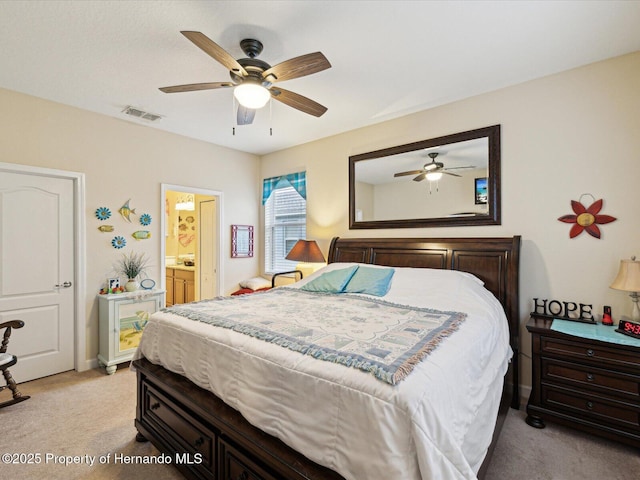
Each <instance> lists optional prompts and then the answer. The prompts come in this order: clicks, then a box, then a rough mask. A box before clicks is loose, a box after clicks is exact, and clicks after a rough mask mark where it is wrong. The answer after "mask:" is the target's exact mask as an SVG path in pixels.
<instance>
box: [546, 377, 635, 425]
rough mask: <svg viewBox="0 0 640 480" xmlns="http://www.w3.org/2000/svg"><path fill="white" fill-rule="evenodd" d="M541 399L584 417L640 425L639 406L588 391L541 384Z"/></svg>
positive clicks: (555, 406) (551, 406)
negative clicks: (591, 393)
mask: <svg viewBox="0 0 640 480" xmlns="http://www.w3.org/2000/svg"><path fill="white" fill-rule="evenodd" d="M541 397H542V398H541V400H542V404H543V405H544V406H546V407H549V408H553V409H556V410H566V411H569V412H572V413H573V414H576V413H579V414H580V415H581V416H583V417H585V418H591V419H593V420H597V421H600V422H602V421H604V422H606V423H613V424H617V425H622V426H625V427H627V428H633V429H637V428H638V427H639V426H640V407H638V405H637V404H636V405H632V404H629V403H626V402H617V401H615V400H610V399H607V398H604V397H599V396H596V395H590V394H589V393H588V392H581V391H579V390H569V389H564V388H561V387H556V386H550V385H545V384H543V385H542V386H541Z"/></svg>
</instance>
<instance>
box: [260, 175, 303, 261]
mask: <svg viewBox="0 0 640 480" xmlns="http://www.w3.org/2000/svg"><path fill="white" fill-rule="evenodd" d="M297 175H299V174H297ZM302 175H303V182H304V172H303V173H302ZM287 177H288V176H287ZM287 177H280V178H279V179H278V178H276V179H266V180H265V185H266V182H268V181H270V182H271V184H272V187H271V188H270V190H271V193H270V195H269V197H268V198H267V199H266V200H265V202H264V206H265V208H264V230H265V232H264V241H265V248H264V251H265V264H264V269H265V272H267V273H277V272H284V271H288V270H293V269H295V267H296V264H297V262H293V261H291V260H286V259H285V258H284V257H286V256H287V254H288V253H289V251H290V250H291V248H293V246H294V245H295V244H296V242H297V241H298V240H300V239H305V238H306V235H307V201H306V199H305V198H304V197H303V196H302V195H301V194H300V193H299V192H300V185H298V189H296V188H294V187H293V186H292V184H291V183H290V182H289V181H288V180H287ZM283 179H284V180H283ZM298 182H299V180H298ZM302 191H303V193H305V194H306V191H305V190H302Z"/></svg>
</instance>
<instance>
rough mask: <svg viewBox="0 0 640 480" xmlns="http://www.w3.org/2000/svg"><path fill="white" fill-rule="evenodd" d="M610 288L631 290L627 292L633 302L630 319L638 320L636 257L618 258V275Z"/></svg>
mask: <svg viewBox="0 0 640 480" xmlns="http://www.w3.org/2000/svg"><path fill="white" fill-rule="evenodd" d="M610 288H613V289H615V290H622V291H624V292H631V293H630V294H629V296H630V297H631V301H632V302H633V309H632V311H631V320H633V321H634V322H639V321H640V308H638V297H639V295H638V292H640V261H636V257H631V260H620V270H619V271H618V276H617V277H616V279H615V280H614V281H613V283H612V284H611V286H610Z"/></svg>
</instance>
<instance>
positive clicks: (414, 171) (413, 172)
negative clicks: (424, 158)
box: [393, 170, 424, 177]
mask: <svg viewBox="0 0 640 480" xmlns="http://www.w3.org/2000/svg"><path fill="white" fill-rule="evenodd" d="M419 173H424V170H411V171H409V172H398V173H394V174H393V176H394V177H404V176H405V175H418V174H419Z"/></svg>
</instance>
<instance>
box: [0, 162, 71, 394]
mask: <svg viewBox="0 0 640 480" xmlns="http://www.w3.org/2000/svg"><path fill="white" fill-rule="evenodd" d="M74 282H75V279H74V184H73V180H71V179H68V178H55V177H49V176H40V175H32V174H24V173H10V172H0V322H4V321H8V320H13V319H18V320H23V321H24V322H25V326H24V328H22V329H20V330H15V331H14V332H12V335H11V339H10V343H9V351H10V352H11V353H12V354H14V355H17V356H18V363H17V365H15V366H14V367H12V368H11V372H12V374H13V376H14V378H15V379H16V381H18V382H25V381H27V380H32V379H35V378H40V377H43V376H47V375H52V374H54V373H59V372H63V371H67V370H72V369H73V368H74V325H75V317H74V303H75V285H74Z"/></svg>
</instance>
